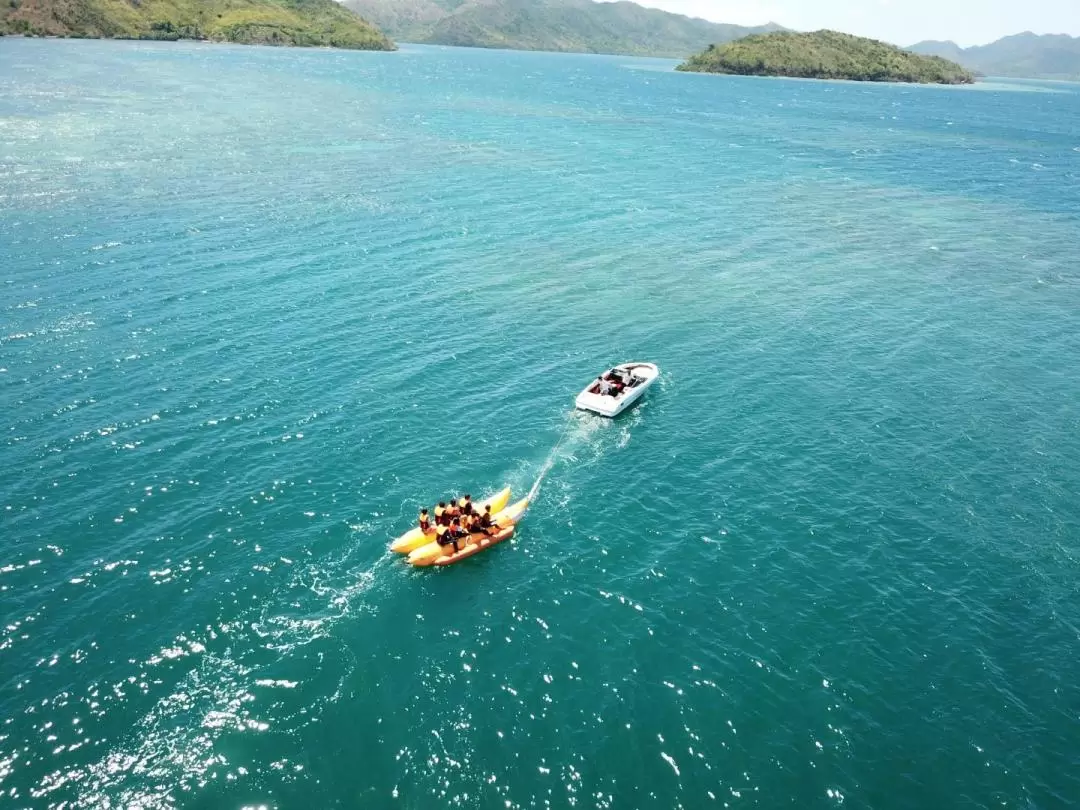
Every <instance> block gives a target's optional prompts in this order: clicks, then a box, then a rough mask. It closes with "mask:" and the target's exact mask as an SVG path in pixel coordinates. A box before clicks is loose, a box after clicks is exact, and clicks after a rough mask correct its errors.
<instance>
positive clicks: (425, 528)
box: [419, 509, 431, 534]
mask: <svg viewBox="0 0 1080 810" xmlns="http://www.w3.org/2000/svg"><path fill="white" fill-rule="evenodd" d="M419 522H420V531H422V532H423V533H424V534H427V533H428V532H429V531H431V518H430V517H428V511H427V509H421V510H420V521H419Z"/></svg>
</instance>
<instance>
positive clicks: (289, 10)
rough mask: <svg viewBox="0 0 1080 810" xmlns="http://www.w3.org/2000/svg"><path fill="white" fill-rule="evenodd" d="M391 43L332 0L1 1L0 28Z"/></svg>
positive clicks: (265, 41) (372, 46)
mask: <svg viewBox="0 0 1080 810" xmlns="http://www.w3.org/2000/svg"><path fill="white" fill-rule="evenodd" d="M5 33H6V34H26V35H29V36H58V37H80V38H89V39H113V38H115V39H164V40H174V39H208V40H221V41H228V42H241V43H247V44H262V45H324V46H330V47H335V48H360V49H366V50H384V51H385V50H393V48H394V43H393V42H391V41H390V40H389V39H387V38H386V37H385V36H384V35H383V34H382V33H381V32H380V31H378V30H377V29H376V28H375V27H374V26H372V25H371V24H370V23H368V22H367V21H366V20H363V19H361V18H360V17H359V16H357V15H356V14H355V13H354V12H352V11H349V10H348V9H346V8H343V7H342V6H341V5H340V4H338V3H336V2H334V0H0V34H5Z"/></svg>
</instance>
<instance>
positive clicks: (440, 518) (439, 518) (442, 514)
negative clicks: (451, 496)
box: [435, 501, 446, 526]
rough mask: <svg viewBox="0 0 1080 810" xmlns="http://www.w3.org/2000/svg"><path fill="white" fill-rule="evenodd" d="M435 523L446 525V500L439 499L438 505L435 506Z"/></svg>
mask: <svg viewBox="0 0 1080 810" xmlns="http://www.w3.org/2000/svg"><path fill="white" fill-rule="evenodd" d="M435 525H436V526H445V525H446V501H439V505H438V506H436V507H435Z"/></svg>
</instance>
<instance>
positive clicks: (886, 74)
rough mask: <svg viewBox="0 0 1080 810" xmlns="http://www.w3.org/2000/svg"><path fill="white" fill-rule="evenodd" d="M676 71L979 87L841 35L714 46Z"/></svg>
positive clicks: (898, 52) (932, 59)
mask: <svg viewBox="0 0 1080 810" xmlns="http://www.w3.org/2000/svg"><path fill="white" fill-rule="evenodd" d="M676 70H684V71H691V72H697V73H728V74H735V75H739V76H786V77H790V78H802V79H850V80H853V81H863V82H913V83H918V84H971V83H972V82H974V81H975V76H974V75H973V74H972V73H971V72H970V71H968V70H966V69H965V68H962V67H961V66H960V65H958V64H956V63H955V62H950V61H949V60H947V59H942V58H941V57H940V56H921V55H919V54H916V53H911V52H910V51H905V50H902V49H900V48H897V47H896V46H894V45H888V44H886V43H884V42H879V41H877V40H875V39H866V38H864V37H856V36H852V35H850V34H841V33H839V32H837V31H814V32H812V33H807V34H800V33H794V32H791V31H778V32H775V33H769V34H755V35H753V36H749V37H744V38H743V39H739V40H736V41H735V42H729V43H726V44H724V45H710V46H709V47H708V48H707V49H706V50H705V51H704V52H702V53H699V54H697V55H696V56H692V57H691V58H690V59H688V60H687V61H686V62H684V63H683V64H681V65H679V66H678V67H677V68H676Z"/></svg>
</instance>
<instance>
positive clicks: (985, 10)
mask: <svg viewBox="0 0 1080 810" xmlns="http://www.w3.org/2000/svg"><path fill="white" fill-rule="evenodd" d="M636 2H638V3H641V4H642V5H646V6H652V7H653V8H662V9H664V10H665V11H674V12H677V13H679V14H689V15H690V16H691V17H704V18H705V19H707V20H713V21H715V22H726V23H739V24H741V25H760V24H761V23H766V22H769V21H770V20H771V21H773V22H778V23H780V24H781V25H786V26H788V27H789V28H796V29H799V30H800V31H811V30H815V29H818V28H835V29H837V30H839V31H845V32H847V33H849V34H859V35H861V36H869V37H875V38H876V39H883V40H886V41H888V42H894V43H896V44H898V45H913V44H914V43H916V42H918V41H919V40H923V39H951V40H954V41H955V42H959V43H960V44H961V45H964V46H968V45H983V44H985V43H987V42H991V41H993V40H995V39H999V38H1001V37H1003V36H1006V35H1008V34H1018V33H1020V32H1021V31H1034V32H1035V33H1036V34H1072V35H1073V36H1080V0H636Z"/></svg>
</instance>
